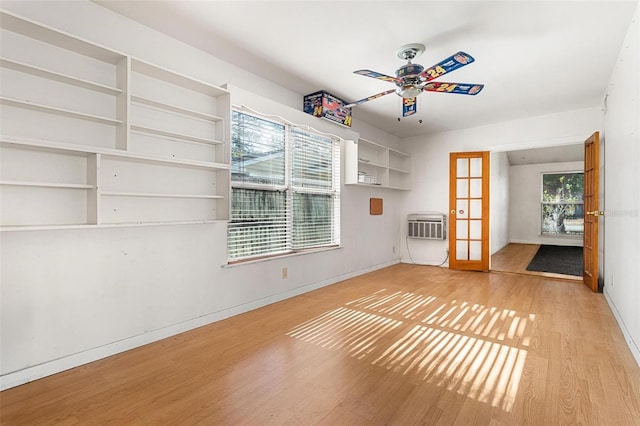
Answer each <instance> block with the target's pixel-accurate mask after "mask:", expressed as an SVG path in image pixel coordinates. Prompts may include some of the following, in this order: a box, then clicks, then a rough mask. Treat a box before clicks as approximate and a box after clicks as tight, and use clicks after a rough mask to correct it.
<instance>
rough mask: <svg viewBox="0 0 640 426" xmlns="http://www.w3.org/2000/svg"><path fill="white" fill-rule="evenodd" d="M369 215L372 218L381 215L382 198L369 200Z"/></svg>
mask: <svg viewBox="0 0 640 426" xmlns="http://www.w3.org/2000/svg"><path fill="white" fill-rule="evenodd" d="M369 214H370V215H374V216H377V215H381V214H382V198H370V199H369Z"/></svg>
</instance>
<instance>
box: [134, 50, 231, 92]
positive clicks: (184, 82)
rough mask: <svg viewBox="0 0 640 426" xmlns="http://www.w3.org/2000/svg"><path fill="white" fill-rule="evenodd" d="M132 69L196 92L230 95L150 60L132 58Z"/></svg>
mask: <svg viewBox="0 0 640 426" xmlns="http://www.w3.org/2000/svg"><path fill="white" fill-rule="evenodd" d="M131 70H132V71H134V72H138V73H140V74H144V75H146V76H149V77H151V78H155V79H157V80H162V81H166V82H167V83H171V84H174V85H176V86H180V87H182V88H184V89H188V90H192V91H194V92H198V93H202V94H205V95H208V96H212V97H219V96H222V95H228V94H229V91H228V90H226V89H223V88H222V87H218V86H214V85H212V84H208V83H205V82H202V81H199V80H196V79H193V78H190V77H186V76H184V75H182V74H180V73H177V72H173V71H170V70H168V69H166V68H162V67H159V66H157V65H152V64H150V63H148V62H145V61H141V60H140V59H136V58H131Z"/></svg>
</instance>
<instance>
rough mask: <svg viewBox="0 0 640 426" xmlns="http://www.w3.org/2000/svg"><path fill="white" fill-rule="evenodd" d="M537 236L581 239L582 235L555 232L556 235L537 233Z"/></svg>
mask: <svg viewBox="0 0 640 426" xmlns="http://www.w3.org/2000/svg"><path fill="white" fill-rule="evenodd" d="M538 237H541V238H562V239H568V240H582V239H583V237H584V235H576V234H557V235H552V234H538Z"/></svg>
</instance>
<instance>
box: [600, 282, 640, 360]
mask: <svg viewBox="0 0 640 426" xmlns="http://www.w3.org/2000/svg"><path fill="white" fill-rule="evenodd" d="M604 298H605V300H606V301H607V303H608V304H609V308H610V309H611V312H613V316H614V317H615V319H616V321H617V322H618V327H620V330H621V331H622V335H623V336H624V340H626V342H627V345H628V346H629V349H630V350H631V354H632V355H633V357H634V358H635V359H636V363H637V364H638V366H640V348H638V345H637V344H636V342H635V341H634V340H633V338H632V337H631V333H629V330H628V329H627V326H626V325H625V323H624V321H623V320H622V317H621V316H620V313H619V312H618V309H617V308H616V305H615V303H613V300H611V298H610V297H609V294H608V293H607V291H606V287H605V291H604Z"/></svg>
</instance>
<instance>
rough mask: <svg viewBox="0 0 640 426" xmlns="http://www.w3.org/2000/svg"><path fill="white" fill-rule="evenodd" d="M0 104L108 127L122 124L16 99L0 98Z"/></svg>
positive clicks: (112, 120)
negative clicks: (108, 125)
mask: <svg viewBox="0 0 640 426" xmlns="http://www.w3.org/2000/svg"><path fill="white" fill-rule="evenodd" d="M0 104H2V105H9V106H13V107H18V108H25V109H30V110H33V111H40V112H47V113H50V114H56V115H62V116H65V117H69V118H77V119H80V120H87V121H93V122H94V123H100V124H110V125H114V126H115V125H118V124H122V121H120V120H114V119H112V118H108V117H101V116H98V115H93V114H85V113H83V112H77V111H71V110H68V109H64V108H57V107H52V106H49V105H42V104H36V103H33V102H28V101H21V100H18V99H10V98H5V97H0Z"/></svg>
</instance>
